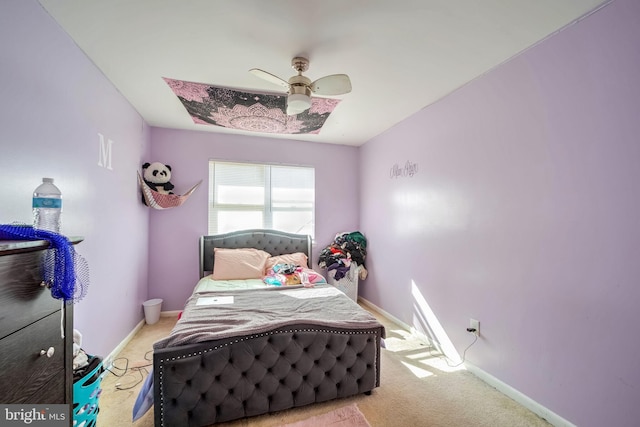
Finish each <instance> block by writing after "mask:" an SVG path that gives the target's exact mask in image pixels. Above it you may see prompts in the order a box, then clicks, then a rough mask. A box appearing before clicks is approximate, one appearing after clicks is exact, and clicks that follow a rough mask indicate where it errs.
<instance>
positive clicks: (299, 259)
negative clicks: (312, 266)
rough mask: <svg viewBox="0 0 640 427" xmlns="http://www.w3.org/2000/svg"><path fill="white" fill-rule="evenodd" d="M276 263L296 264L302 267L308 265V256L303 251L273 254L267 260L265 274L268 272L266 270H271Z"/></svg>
mask: <svg viewBox="0 0 640 427" xmlns="http://www.w3.org/2000/svg"><path fill="white" fill-rule="evenodd" d="M276 264H295V265H299V266H300V267H307V256H306V255H305V254H303V253H302V252H296V253H293V254H284V255H278V256H272V257H270V258H269V259H268V260H267V265H266V268H265V274H267V273H266V272H268V271H269V270H271V269H272V268H273V266H274V265H276Z"/></svg>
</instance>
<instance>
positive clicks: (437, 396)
mask: <svg viewBox="0 0 640 427" xmlns="http://www.w3.org/2000/svg"><path fill="white" fill-rule="evenodd" d="M373 314H374V315H375V316H376V317H377V318H378V319H379V320H380V322H381V323H383V324H384V325H385V328H386V332H387V338H386V340H385V344H386V348H385V349H383V350H382V353H381V379H380V383H381V386H380V387H378V388H376V389H374V390H373V393H372V394H371V395H370V396H366V395H359V396H352V397H349V398H345V399H338V400H334V401H331V402H324V403H319V404H314V405H309V406H306V407H302V408H294V409H290V410H286V411H281V412H276V413H273V414H267V415H261V416H257V417H252V418H246V419H241V420H237V421H233V422H229V423H221V424H217V425H216V426H217V427H237V426H254V427H276V426H283V425H286V424H292V423H296V422H299V421H302V420H307V419H310V418H312V417H317V416H321V415H323V414H326V413H327V412H330V411H333V410H335V409H339V408H343V407H346V406H349V405H352V404H357V407H358V408H359V409H360V411H361V412H362V414H364V416H365V417H366V419H367V421H368V422H369V424H370V425H371V426H373V427H378V426H380V427H386V426H394V427H403V426H411V427H416V426H421V427H422V426H424V427H445V426H446V427H457V426H461V427H462V426H464V427H467V426H473V427H519V426H522V427H538V426H540V427H549V426H550V424H549V423H547V422H546V421H545V420H544V419H542V418H540V417H538V416H537V415H536V414H534V413H533V412H531V411H530V410H528V409H526V408H524V407H523V406H521V405H520V404H518V403H517V402H515V401H514V400H512V399H511V398H509V397H507V396H505V395H504V394H502V393H500V392H499V391H497V390H496V389H495V388H493V387H491V386H489V385H487V384H486V383H485V382H483V381H482V380H480V379H478V378H477V377H476V376H475V375H473V374H472V373H471V372H469V371H467V370H465V369H464V368H461V367H458V368H452V367H450V366H449V364H448V363H447V362H446V360H445V359H444V358H443V357H442V356H441V355H439V354H437V353H436V352H435V351H434V350H433V349H432V348H430V347H428V346H427V345H425V344H424V343H423V342H421V341H420V340H419V339H416V338H415V337H414V336H412V334H411V333H409V332H408V331H406V330H405V329H403V328H402V327H400V326H398V325H396V324H394V323H393V322H391V321H389V320H388V319H386V318H385V317H382V316H380V315H379V314H378V313H375V312H374V313H373ZM176 320H177V317H173V316H167V317H165V316H163V317H161V318H160V321H159V322H158V323H156V324H154V325H144V326H143V327H142V328H141V329H140V330H139V331H138V332H137V333H136V335H135V336H134V338H133V339H132V340H131V341H130V342H129V343H128V344H127V345H126V346H125V348H124V349H123V350H122V351H121V352H120V354H119V355H118V358H117V359H115V361H114V368H113V369H112V372H113V373H107V375H106V376H105V378H104V380H103V382H102V394H101V396H100V400H99V407H100V412H99V414H98V422H97V427H120V426H134V427H152V426H153V408H152V409H151V410H149V411H148V412H147V413H146V414H145V415H144V416H142V417H141V418H140V419H138V420H137V421H136V422H135V423H133V422H132V421H131V420H132V410H133V404H134V402H135V400H136V397H137V395H138V391H139V390H140V388H141V386H142V379H143V378H145V377H146V375H147V373H148V371H149V370H150V369H151V362H150V360H151V350H152V345H153V343H154V342H155V341H157V340H158V339H160V338H163V337H164V336H166V334H168V333H169V331H170V330H171V329H172V328H173V325H174V324H175V322H176ZM125 366H126V370H125Z"/></svg>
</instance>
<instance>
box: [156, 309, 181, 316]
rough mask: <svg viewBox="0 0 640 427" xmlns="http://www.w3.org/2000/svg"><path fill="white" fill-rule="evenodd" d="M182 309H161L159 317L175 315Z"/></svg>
mask: <svg viewBox="0 0 640 427" xmlns="http://www.w3.org/2000/svg"><path fill="white" fill-rule="evenodd" d="M181 312H182V310H173V311H161V312H160V317H177V316H178V314H180V313H181Z"/></svg>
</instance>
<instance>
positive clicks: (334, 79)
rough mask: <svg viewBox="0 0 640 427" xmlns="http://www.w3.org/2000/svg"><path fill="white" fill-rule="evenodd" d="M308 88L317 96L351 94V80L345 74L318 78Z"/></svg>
mask: <svg viewBox="0 0 640 427" xmlns="http://www.w3.org/2000/svg"><path fill="white" fill-rule="evenodd" d="M310 87H311V92H313V93H315V94H317V95H342V94H343V93H349V92H351V80H350V79H349V76H347V75H346V74H331V75H330V76H325V77H320V78H319V79H318V80H316V81H315V82H313V83H311V85H310Z"/></svg>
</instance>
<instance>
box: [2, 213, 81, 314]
mask: <svg viewBox="0 0 640 427" xmlns="http://www.w3.org/2000/svg"><path fill="white" fill-rule="evenodd" d="M0 239H4V240H46V241H48V242H49V249H47V250H46V251H45V255H44V256H43V258H42V276H43V277H42V279H43V280H44V281H45V283H46V284H47V285H48V286H49V288H50V289H51V295H52V296H53V297H54V298H57V299H61V300H64V301H65V302H67V303H75V302H78V301H80V300H81V299H82V298H84V296H85V295H86V293H87V288H88V287H89V266H88V264H87V262H86V261H85V259H84V258H83V257H82V256H80V255H79V254H78V253H77V252H76V251H75V249H74V248H73V245H72V244H71V242H69V239H67V238H66V237H65V236H63V235H61V234H58V233H53V232H51V231H46V230H39V229H36V228H33V227H31V226H27V225H9V224H0Z"/></svg>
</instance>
